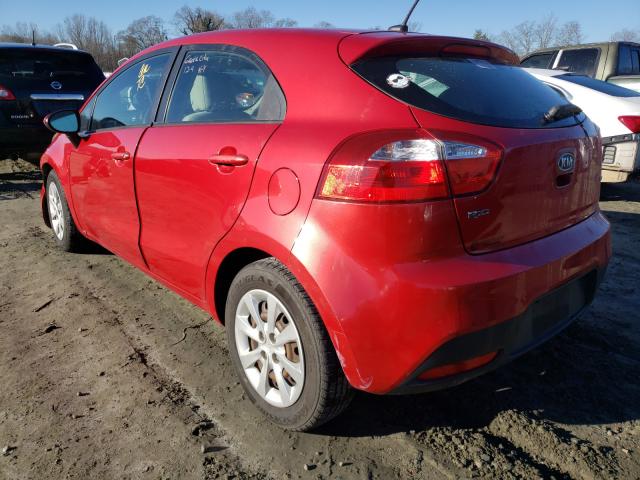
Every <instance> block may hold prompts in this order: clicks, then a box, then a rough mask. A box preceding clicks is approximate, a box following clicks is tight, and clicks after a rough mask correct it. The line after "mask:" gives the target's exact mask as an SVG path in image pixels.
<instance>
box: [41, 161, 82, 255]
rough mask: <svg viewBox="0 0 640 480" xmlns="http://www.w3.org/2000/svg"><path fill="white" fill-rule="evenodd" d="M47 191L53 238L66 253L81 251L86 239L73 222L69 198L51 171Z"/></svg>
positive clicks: (56, 176)
mask: <svg viewBox="0 0 640 480" xmlns="http://www.w3.org/2000/svg"><path fill="white" fill-rule="evenodd" d="M45 191H46V195H47V209H48V212H49V223H50V224H51V230H53V238H54V240H55V242H56V245H57V246H58V247H59V248H60V249H62V250H64V251H65V252H75V251H79V250H81V249H82V247H83V246H84V244H85V238H84V237H83V236H82V234H81V233H80V232H79V231H78V228H77V227H76V224H75V222H74V221H73V217H72V216H71V212H70V211H69V204H68V203H67V198H66V197H65V194H64V190H63V189H62V184H61V183H60V179H59V178H58V175H57V174H56V172H54V171H51V172H50V173H49V175H48V176H47V185H46V189H45Z"/></svg>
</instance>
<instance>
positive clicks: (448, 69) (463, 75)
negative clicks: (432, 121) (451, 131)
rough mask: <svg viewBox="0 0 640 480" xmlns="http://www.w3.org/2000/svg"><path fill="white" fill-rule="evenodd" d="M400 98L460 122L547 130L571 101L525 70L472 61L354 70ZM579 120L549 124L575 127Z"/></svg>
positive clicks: (386, 62) (408, 62)
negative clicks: (548, 119) (551, 116)
mask: <svg viewBox="0 0 640 480" xmlns="http://www.w3.org/2000/svg"><path fill="white" fill-rule="evenodd" d="M352 68H353V69H354V70H355V71H356V72H357V73H359V74H360V75H361V76H362V77H363V78H364V79H365V80H367V81H369V82H371V83H372V84H373V85H375V86H376V87H378V88H379V89H380V90H382V91H384V92H386V93H387V94H388V95H391V96H392V97H394V98H397V99H398V100H401V101H403V102H406V103H408V104H410V105H413V106H415V107H418V108H422V109H424V110H428V111H430V112H433V113H437V114H440V115H444V116H447V117H452V118H456V119H459V120H464V121H469V122H474V123H481V124H485V125H495V126H502V127H515V128H540V127H543V123H542V120H543V118H544V114H545V113H547V112H548V111H549V110H550V109H551V108H552V107H553V106H556V105H563V104H566V103H567V100H566V99H565V98H564V97H563V96H562V95H560V94H559V93H557V92H556V91H555V90H552V89H550V88H548V87H547V86H546V85H545V84H543V83H542V82H540V81H538V80H537V79H535V78H534V77H533V76H532V75H530V74H529V73H527V72H526V71H525V70H523V69H522V68H520V67H519V66H511V65H502V64H497V63H492V62H489V61H487V60H480V59H466V58H441V57H438V58H391V57H384V58H377V59H372V60H364V61H362V62H359V63H357V64H355V65H353V66H352ZM575 122H576V121H575V119H574V118H566V119H562V120H559V121H557V122H555V123H553V124H551V125H549V124H547V125H546V127H549V126H566V125H573V124H575Z"/></svg>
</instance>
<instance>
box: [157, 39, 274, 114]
mask: <svg viewBox="0 0 640 480" xmlns="http://www.w3.org/2000/svg"><path fill="white" fill-rule="evenodd" d="M284 113H285V101H284V95H283V94H282V91H281V90H280V87H279V85H278V83H277V82H276V80H275V78H274V77H273V75H272V74H271V73H270V72H269V70H268V69H267V68H266V67H265V66H264V64H262V62H261V61H260V60H259V59H258V58H257V57H256V56H255V55H253V54H252V53H250V52H248V51H246V50H244V49H232V50H228V49H225V51H217V50H207V51H190V52H188V53H187V54H186V55H185V57H184V60H183V62H182V65H181V66H180V72H179V74H178V78H177V81H176V85H175V88H174V90H173V94H172V96H171V100H170V102H169V107H168V112H167V122H169V123H203V122H205V123H206V122H264V121H280V120H282V119H283V118H284Z"/></svg>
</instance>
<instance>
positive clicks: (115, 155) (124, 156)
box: [111, 152, 131, 162]
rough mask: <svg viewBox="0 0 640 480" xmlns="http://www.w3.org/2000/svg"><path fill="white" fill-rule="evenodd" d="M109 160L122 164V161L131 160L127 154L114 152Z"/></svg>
mask: <svg viewBox="0 0 640 480" xmlns="http://www.w3.org/2000/svg"><path fill="white" fill-rule="evenodd" d="M111 158H112V159H114V160H116V161H119V162H122V161H124V160H129V159H130V158H131V154H130V153H129V152H114V153H112V154H111Z"/></svg>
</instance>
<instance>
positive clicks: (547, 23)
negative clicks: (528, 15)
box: [473, 14, 640, 57]
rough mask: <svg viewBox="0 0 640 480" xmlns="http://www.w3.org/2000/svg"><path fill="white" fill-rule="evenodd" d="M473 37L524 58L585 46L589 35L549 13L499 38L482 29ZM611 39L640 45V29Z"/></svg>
mask: <svg viewBox="0 0 640 480" xmlns="http://www.w3.org/2000/svg"><path fill="white" fill-rule="evenodd" d="M473 38H476V39H479V40H489V41H492V42H495V43H499V44H502V45H505V46H507V47H509V48H510V49H511V50H513V51H514V52H516V53H517V54H518V55H520V57H523V56H525V55H527V54H529V53H531V52H533V51H535V50H538V49H541V48H548V47H565V46H568V45H579V44H581V43H584V40H585V34H584V31H583V29H582V25H581V24H580V23H579V22H577V21H575V20H572V21H569V22H564V23H560V21H559V20H558V18H557V17H556V16H555V15H553V14H548V15H546V16H545V17H543V18H541V19H540V20H538V21H533V20H528V21H526V22H522V23H519V24H518V25H516V26H515V27H513V28H512V29H510V30H504V31H503V32H501V33H500V34H497V35H494V34H490V33H488V32H487V31H486V30H482V29H478V30H476V31H475V32H474V34H473ZM602 40H604V39H602ZM610 40H611V41H623V42H640V30H630V29H624V30H620V31H618V32H615V33H614V34H613V35H611V37H610Z"/></svg>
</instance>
